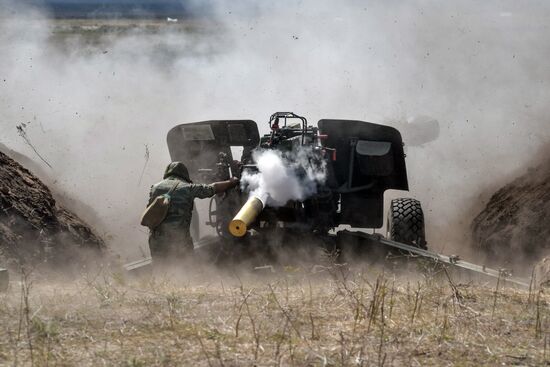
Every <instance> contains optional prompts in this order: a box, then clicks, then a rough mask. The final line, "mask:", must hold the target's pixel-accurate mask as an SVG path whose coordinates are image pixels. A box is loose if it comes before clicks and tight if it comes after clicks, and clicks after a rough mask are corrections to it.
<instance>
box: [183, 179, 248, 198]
mask: <svg viewBox="0 0 550 367" xmlns="http://www.w3.org/2000/svg"><path fill="white" fill-rule="evenodd" d="M238 184H239V180H238V179H237V178H234V177H233V178H231V179H230V180H227V181H220V182H214V183H213V184H211V185H201V184H193V185H190V189H191V195H193V197H195V198H199V199H204V198H209V197H212V196H214V195H215V194H221V193H223V192H225V191H227V190H229V189H231V188H233V187H235V186H237V185H238Z"/></svg>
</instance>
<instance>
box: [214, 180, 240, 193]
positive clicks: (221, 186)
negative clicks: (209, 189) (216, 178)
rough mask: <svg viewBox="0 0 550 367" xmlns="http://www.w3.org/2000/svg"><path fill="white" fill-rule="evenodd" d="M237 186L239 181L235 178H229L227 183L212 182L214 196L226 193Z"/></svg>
mask: <svg viewBox="0 0 550 367" xmlns="http://www.w3.org/2000/svg"><path fill="white" fill-rule="evenodd" d="M238 184H239V179H238V178H235V177H231V178H230V179H229V180H227V181H220V182H214V183H213V184H212V186H214V191H216V194H221V193H224V192H226V191H227V190H229V189H232V188H234V187H235V186H237V185H238Z"/></svg>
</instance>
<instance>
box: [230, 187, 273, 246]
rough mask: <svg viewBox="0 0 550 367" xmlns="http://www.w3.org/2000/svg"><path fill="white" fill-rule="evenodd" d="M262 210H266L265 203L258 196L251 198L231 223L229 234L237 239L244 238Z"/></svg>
mask: <svg viewBox="0 0 550 367" xmlns="http://www.w3.org/2000/svg"><path fill="white" fill-rule="evenodd" d="M262 210H264V203H263V202H262V201H261V200H260V199H259V198H257V197H256V196H252V197H250V199H248V200H247V201H246V203H245V204H244V205H243V207H242V208H241V210H239V212H238V213H237V215H235V217H234V218H233V220H232V221H231V222H229V233H231V234H232V235H233V236H235V237H243V236H244V235H245V234H246V231H247V230H248V227H249V226H250V225H251V224H252V223H253V222H254V221H255V220H256V218H257V217H258V215H260V213H261V212H262Z"/></svg>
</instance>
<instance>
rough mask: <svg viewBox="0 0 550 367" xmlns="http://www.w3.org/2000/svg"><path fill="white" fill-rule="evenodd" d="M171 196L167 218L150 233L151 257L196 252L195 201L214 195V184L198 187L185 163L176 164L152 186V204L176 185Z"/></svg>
mask: <svg viewBox="0 0 550 367" xmlns="http://www.w3.org/2000/svg"><path fill="white" fill-rule="evenodd" d="M176 183H177V184H178V186H177V187H176V189H175V190H173V191H172V193H171V194H170V197H171V201H170V209H169V210H168V214H167V216H166V219H165V220H164V221H163V222H162V224H160V225H159V226H158V227H157V228H155V229H154V230H152V231H151V232H150V234H149V248H150V249H151V256H152V257H153V258H155V257H164V258H167V257H179V256H185V255H186V254H189V253H191V252H192V251H193V241H192V239H191V234H190V231H189V226H190V224H191V217H192V215H193V201H194V200H195V198H199V199H203V198H208V197H211V196H214V194H215V190H214V186H213V185H200V184H194V183H193V182H192V181H191V180H190V179H189V173H188V172H187V168H186V167H185V165H184V164H183V163H181V162H172V163H170V164H169V165H168V167H167V168H166V171H165V172H164V179H163V180H162V181H161V182H159V183H157V184H155V185H153V186H152V187H151V192H150V194H149V204H150V203H151V202H152V201H153V200H154V199H155V198H156V197H157V196H159V195H163V194H166V193H167V192H168V191H170V189H172V187H174V185H175V184H176Z"/></svg>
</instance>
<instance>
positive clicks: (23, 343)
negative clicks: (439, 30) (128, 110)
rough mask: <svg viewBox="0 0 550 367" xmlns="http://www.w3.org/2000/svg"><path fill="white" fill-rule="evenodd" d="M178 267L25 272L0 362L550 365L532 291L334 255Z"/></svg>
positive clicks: (545, 316) (7, 298)
mask: <svg viewBox="0 0 550 367" xmlns="http://www.w3.org/2000/svg"><path fill="white" fill-rule="evenodd" d="M298 270H299V269H298ZM191 278H192V279H191ZM183 279H184V280H175V278H174V277H173V276H168V275H157V276H155V277H147V278H142V279H138V280H133V281H129V280H126V279H124V278H123V277H122V276H121V275H120V274H117V273H113V272H109V271H107V270H103V271H98V273H97V274H87V275H84V276H82V277H81V278H80V279H76V280H74V281H71V282H56V283H52V282H51V281H50V282H47V283H46V282H45V281H39V280H38V279H36V276H35V277H34V280H33V275H32V274H31V275H28V274H27V276H26V279H23V281H22V282H12V284H11V289H10V290H9V292H8V293H6V294H3V295H0V323H1V325H2V328H0V364H2V365H3V364H5V365H30V364H35V365H40V366H42V365H79V366H82V365H94V366H96V365H127V366H150V365H166V366H172V365H193V366H195V365H203V366H235V365H246V366H250V365H262V366H279V365H282V366H288V365H295V366H306V365H314V366H317V365H319V366H320V365H333V366H355V365H363V366H383V365H385V366H400V365H422V366H424V365H434V366H442V365H463V366H470V365H471V366H479V365H497V364H498V365H501V364H506V365H508V364H516V365H545V364H546V365H550V345H549V344H550V337H549V336H550V335H549V333H550V332H549V325H550V307H549V303H550V297H549V295H548V294H547V293H544V292H542V291H536V292H535V291H520V290H514V289H510V288H507V286H506V284H502V283H501V284H500V285H499V289H498V291H497V290H496V288H495V286H494V285H490V286H489V285H485V286H482V285H472V284H469V285H464V284H456V283H455V282H454V281H453V279H452V276H450V278H447V277H446V276H442V277H438V278H437V279H436V278H433V277H426V276H417V277H416V279H414V278H413V277H411V276H410V275H409V276H401V277H396V276H394V275H390V274H388V273H386V274H384V273H383V272H379V271H376V270H374V269H372V270H369V271H365V270H364V269H353V270H350V269H348V268H346V267H342V266H332V267H330V268H327V269H326V270H325V271H324V272H322V273H319V274H311V273H306V272H301V271H297V269H288V270H287V271H285V272H281V273H278V274H275V275H269V276H265V275H261V276H258V275H257V274H253V275H250V274H249V275H241V276H237V275H227V274H225V275H221V274H220V273H213V272H212V270H208V271H207V270H204V269H203V270H200V269H197V270H196V272H195V273H194V274H193V276H192V277H191V276H188V277H183ZM201 279H202V280H201Z"/></svg>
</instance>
